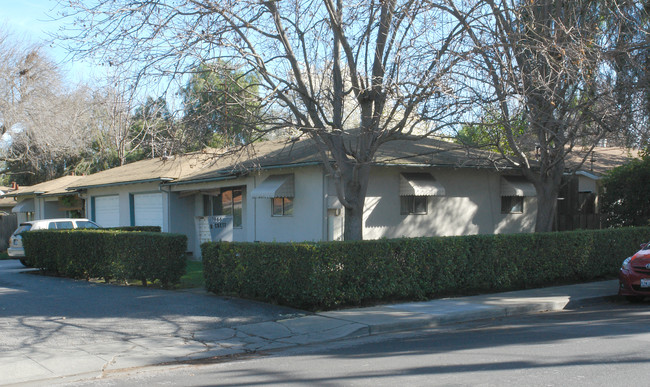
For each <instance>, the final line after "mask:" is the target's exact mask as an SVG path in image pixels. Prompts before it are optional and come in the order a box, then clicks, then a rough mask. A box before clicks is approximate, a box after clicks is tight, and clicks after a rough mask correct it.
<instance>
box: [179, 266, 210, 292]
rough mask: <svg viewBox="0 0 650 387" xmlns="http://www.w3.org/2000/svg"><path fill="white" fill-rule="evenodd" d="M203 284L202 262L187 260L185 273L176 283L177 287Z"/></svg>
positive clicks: (200, 286) (185, 287)
mask: <svg viewBox="0 0 650 387" xmlns="http://www.w3.org/2000/svg"><path fill="white" fill-rule="evenodd" d="M204 286H205V281H204V280H203V262H200V261H189V260H188V261H187V267H186V269H185V275H184V276H182V277H181V282H180V283H179V284H178V285H176V288H177V289H192V288H202V287H204Z"/></svg>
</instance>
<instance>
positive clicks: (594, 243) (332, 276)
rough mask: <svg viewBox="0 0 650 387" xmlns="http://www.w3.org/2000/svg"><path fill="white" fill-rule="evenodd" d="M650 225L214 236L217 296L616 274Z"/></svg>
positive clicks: (503, 284) (412, 290)
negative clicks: (301, 237) (349, 236)
mask: <svg viewBox="0 0 650 387" xmlns="http://www.w3.org/2000/svg"><path fill="white" fill-rule="evenodd" d="M648 240H650V228H625V229H607V230H581V231H571V232H563V233H534V234H500V235H472V236H462V237H436V238H413V239H392V240H375V241H361V242H323V243H228V242H220V243H205V244H203V245H202V246H201V248H202V254H203V265H204V275H205V281H206V288H207V289H208V290H209V291H212V292H215V293H217V294H235V295H238V296H241V297H246V298H254V299H260V300H264V301H269V302H277V303H280V304H283V305H289V306H293V307H297V308H304V309H331V308H334V307H337V306H340V305H362V304H364V303H367V302H370V301H373V302H376V301H382V300H383V301H393V300H425V299H431V298H436V297H441V296H450V295H468V294H477V293H483V292H499V291H507V290H514V289H526V288H534V287H542V286H548V285H553V284H562V283H572V282H580V281H588V280H594V279H598V278H605V277H610V276H613V275H616V273H617V271H618V268H619V267H620V265H621V262H622V261H623V260H624V259H625V258H626V257H628V256H629V255H631V254H633V253H634V252H635V251H637V250H638V249H639V244H640V243H642V242H644V241H648Z"/></svg>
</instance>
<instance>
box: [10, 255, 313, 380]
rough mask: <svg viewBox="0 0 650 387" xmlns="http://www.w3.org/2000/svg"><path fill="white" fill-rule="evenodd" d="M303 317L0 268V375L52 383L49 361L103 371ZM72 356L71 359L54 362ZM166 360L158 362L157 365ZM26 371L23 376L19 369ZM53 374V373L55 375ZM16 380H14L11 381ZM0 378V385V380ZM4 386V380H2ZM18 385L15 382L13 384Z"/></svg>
mask: <svg viewBox="0 0 650 387" xmlns="http://www.w3.org/2000/svg"><path fill="white" fill-rule="evenodd" d="M299 315H302V313H301V312H300V311H297V310H294V309H290V308H284V307H278V306H273V305H268V304H263V303H258V302H254V301H246V300H240V299H231V298H224V297H217V296H214V295H211V294H209V293H207V292H205V291H203V290H193V291H167V290H161V289H148V288H142V287H125V286H116V285H107V284H94V283H89V282H86V281H76V280H70V279H66V278H53V277H46V276H42V275H38V274H36V271H35V270H33V269H32V270H26V269H25V268H24V267H23V266H22V265H21V264H20V263H19V262H18V261H14V260H9V261H0V327H1V331H2V334H1V335H0V375H3V376H7V373H8V372H11V373H17V372H18V370H17V367H18V368H23V369H24V371H26V372H27V373H30V374H31V375H32V378H31V380H34V378H33V376H34V375H33V374H34V372H37V373H38V371H39V369H40V368H42V371H43V377H44V378H45V377H51V376H55V375H51V374H52V372H51V371H52V369H55V368H57V367H58V368H60V365H59V366H57V365H56V364H51V365H48V362H47V361H48V359H51V361H53V362H58V361H61V359H68V360H69V361H70V364H69V365H70V367H69V368H70V369H69V371H70V373H74V371H75V370H74V358H75V354H77V355H81V354H83V356H85V358H86V359H87V357H88V354H92V355H93V356H96V357H97V362H98V364H99V365H101V364H102V362H104V363H105V364H104V365H101V367H100V369H106V366H107V365H109V363H110V362H111V359H114V358H115V356H119V354H123V353H125V352H127V351H128V352H129V353H130V354H131V355H132V354H133V353H134V352H137V351H138V350H142V351H143V352H148V353H147V356H149V357H150V356H151V352H152V351H158V352H160V353H161V354H163V353H164V349H165V348H169V349H172V348H176V349H177V348H178V346H179V345H187V344H191V345H193V346H194V347H195V348H187V351H189V352H191V351H194V350H195V351H196V352H197V353H198V352H200V351H202V350H203V349H202V348H201V341H200V340H199V339H198V338H199V337H201V336H206V335H207V336H210V335H214V334H217V333H219V332H220V333H221V334H227V332H232V330H231V329H229V328H231V327H236V326H240V325H248V324H254V323H260V322H265V321H275V320H279V319H285V318H290V317H294V316H299ZM62 351H70V353H69V354H68V355H69V356H65V357H62V356H60V354H61V352H62ZM162 358H164V356H161V359H162ZM25 368H28V369H25ZM56 374H58V372H57V373H56ZM14 376H16V375H14ZM3 379H4V378H3ZM5 380H6V379H5ZM13 380H14V381H20V378H19V377H17V378H14V379H13Z"/></svg>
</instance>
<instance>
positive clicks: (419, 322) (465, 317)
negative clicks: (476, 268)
mask: <svg viewBox="0 0 650 387" xmlns="http://www.w3.org/2000/svg"><path fill="white" fill-rule="evenodd" d="M617 298H618V296H616V295H608V296H603V295H599V296H592V297H584V298H579V299H575V298H574V299H568V298H567V299H564V300H549V301H543V302H532V303H525V304H519V305H512V306H499V305H493V306H489V307H487V308H483V309H477V310H473V311H464V312H457V313H446V314H441V315H427V314H424V313H412V314H410V315H404V316H403V317H402V318H400V319H399V321H393V322H389V323H379V324H364V323H361V322H359V321H356V320H354V319H352V318H346V317H333V316H332V314H329V315H328V316H327V317H330V318H338V319H340V320H344V321H348V322H351V323H358V324H363V325H366V326H367V329H364V328H360V329H359V330H357V331H355V332H351V333H350V334H349V335H346V336H342V337H338V338H336V339H334V340H344V339H348V338H355V337H366V336H372V335H377V334H382V333H396V332H407V331H416V330H420V329H431V328H438V327H444V326H448V325H453V324H462V323H469V322H474V321H480V320H493V319H499V318H505V317H512V316H521V315H526V314H533V313H542V312H554V311H561V310H567V309H577V308H581V307H584V306H589V305H595V304H599V303H603V302H606V301H611V300H615V299H617ZM326 341H330V340H324V341H323V342H326Z"/></svg>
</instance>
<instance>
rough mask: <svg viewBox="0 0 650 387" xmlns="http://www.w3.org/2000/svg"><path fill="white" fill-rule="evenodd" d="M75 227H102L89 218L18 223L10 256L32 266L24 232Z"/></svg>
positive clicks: (10, 244) (8, 252)
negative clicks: (28, 256) (26, 248)
mask: <svg viewBox="0 0 650 387" xmlns="http://www.w3.org/2000/svg"><path fill="white" fill-rule="evenodd" d="M73 228H100V227H99V225H98V224H97V223H95V222H93V221H91V220H88V219H69V218H60V219H41V220H32V221H30V222H23V223H21V224H19V225H18V228H17V229H16V231H14V233H13V234H11V238H9V248H8V249H7V254H8V255H9V257H10V258H15V259H19V260H20V263H22V264H23V265H25V266H28V267H29V266H31V265H30V264H29V260H28V259H27V258H26V257H25V249H24V248H23V238H22V236H21V234H22V233H24V232H27V231H32V230H48V229H49V230H69V229H73Z"/></svg>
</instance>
